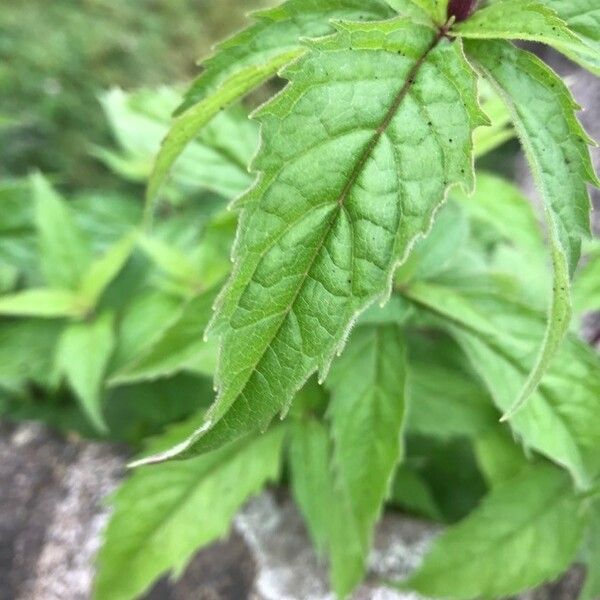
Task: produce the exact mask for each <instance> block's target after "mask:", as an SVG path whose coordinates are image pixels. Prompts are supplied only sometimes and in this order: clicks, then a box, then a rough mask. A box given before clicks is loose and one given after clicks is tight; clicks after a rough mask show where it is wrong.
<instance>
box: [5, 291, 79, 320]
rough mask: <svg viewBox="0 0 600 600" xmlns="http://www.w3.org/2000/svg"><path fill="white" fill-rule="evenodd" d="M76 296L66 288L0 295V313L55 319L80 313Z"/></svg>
mask: <svg viewBox="0 0 600 600" xmlns="http://www.w3.org/2000/svg"><path fill="white" fill-rule="evenodd" d="M81 312H82V310H81V304H80V303H79V301H78V298H77V296H76V295H75V294H74V293H73V292H70V291H68V290H63V289H52V288H40V289H30V290H25V291H23V292H17V293H16V294H10V295H7V296H0V315H4V316H13V317H42V318H47V319H57V318H61V317H76V316H79V315H80V314H81Z"/></svg>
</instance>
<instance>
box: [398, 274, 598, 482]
mask: <svg viewBox="0 0 600 600" xmlns="http://www.w3.org/2000/svg"><path fill="white" fill-rule="evenodd" d="M405 293H406V294H407V295H408V296H409V297H410V298H411V299H413V301H415V302H416V303H417V304H418V305H419V306H421V307H422V308H423V309H425V310H426V311H427V312H428V313H430V314H432V315H437V316H438V317H440V318H439V319H438V321H436V322H437V323H438V324H439V325H441V326H442V327H444V328H446V329H447V330H448V331H449V332H450V333H451V334H452V335H453V336H454V337H455V338H456V339H457V341H458V342H459V344H460V345H461V347H462V348H463V350H464V351H465V353H466V354H467V356H468V358H469V360H470V362H471V365H472V367H473V369H474V370H475V371H476V372H477V373H478V374H479V376H480V377H481V379H482V380H483V382H484V383H485V385H486V386H487V388H488V391H489V393H490V395H491V396H492V398H493V400H494V403H495V404H496V406H497V407H498V408H499V409H500V410H502V411H506V410H507V409H508V408H510V406H511V405H512V403H513V402H514V398H515V397H516V395H517V394H518V392H519V390H520V389H521V387H522V382H523V380H524V379H525V378H526V376H527V373H528V372H530V369H531V366H532V365H533V363H534V361H535V348H536V344H538V343H539V340H540V339H541V338H542V337H543V333H544V320H543V318H542V315H541V314H539V313H537V312H534V311H532V310H531V309H530V308H528V307H527V306H525V305H522V304H520V303H519V302H517V301H515V300H514V299H512V298H506V297H502V296H499V295H497V294H494V293H491V292H487V291H484V292H479V291H476V290H473V289H472V290H462V291H460V292H459V291H457V290H453V289H450V288H447V287H440V286H436V285H432V284H424V283H419V284H414V285H413V286H411V288H410V289H409V290H406V291H405ZM599 411H600V358H599V357H598V355H597V354H596V353H595V352H594V351H593V350H592V349H591V348H589V347H588V346H587V345H586V344H584V343H583V342H580V341H579V340H577V339H576V338H574V337H571V336H567V338H566V339H565V341H564V343H563V345H562V346H561V348H560V350H559V351H558V353H557V355H556V356H555V357H554V359H553V361H552V362H551V364H550V367H549V369H548V371H547V373H546V374H545V376H544V378H543V380H542V383H541V385H540V386H539V387H538V389H537V390H536V391H535V392H534V393H533V394H532V396H531V399H530V401H529V402H528V403H527V405H526V406H525V407H523V409H522V410H521V411H520V412H519V413H517V414H516V415H515V416H514V417H513V419H511V421H510V425H511V428H512V429H513V431H514V432H515V433H516V434H517V435H518V436H519V438H520V439H521V442H522V443H523V445H525V446H526V447H528V448H531V449H534V450H536V451H538V452H540V453H542V454H545V455H546V456H547V457H548V458H550V459H552V460H554V461H555V462H556V463H558V464H560V465H563V466H565V467H567V468H568V469H569V471H570V472H571V473H572V475H573V477H574V478H575V480H576V482H577V483H578V484H579V485H580V486H581V487H589V486H590V485H591V483H592V482H593V481H594V479H595V478H596V477H597V476H598V475H599V474H600V452H599V449H600V422H599V421H598V419H597V415H598V412H599Z"/></svg>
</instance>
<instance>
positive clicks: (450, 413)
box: [407, 334, 498, 439]
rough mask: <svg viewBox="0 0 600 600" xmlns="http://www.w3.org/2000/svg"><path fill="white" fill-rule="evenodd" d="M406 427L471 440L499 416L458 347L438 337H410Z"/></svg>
mask: <svg viewBox="0 0 600 600" xmlns="http://www.w3.org/2000/svg"><path fill="white" fill-rule="evenodd" d="M408 343H409V349H410V352H409V363H408V369H409V380H410V387H409V410H408V422H407V430H408V431H409V432H410V433H412V434H420V435H428V436H432V437H437V438H442V439H444V438H453V437H460V436H464V437H470V438H476V437H478V436H480V435H481V434H482V433H483V432H485V431H486V430H488V429H490V428H493V427H494V426H495V425H496V423H497V421H498V414H497V412H496V410H495V409H494V406H493V404H492V403H491V400H490V397H489V394H488V392H487V390H486V389H485V388H483V387H482V386H481V384H480V383H479V382H478V381H477V377H476V375H475V374H473V373H472V372H471V371H470V370H469V368H468V365H467V364H465V363H466V357H465V356H464V354H463V353H462V352H461V349H460V347H459V346H458V345H457V344H456V343H455V342H454V341H453V340H451V339H449V338H447V337H444V336H442V335H437V336H427V337H426V336H425V335H422V336H417V335H415V334H413V335H411V336H410V338H409V340H408Z"/></svg>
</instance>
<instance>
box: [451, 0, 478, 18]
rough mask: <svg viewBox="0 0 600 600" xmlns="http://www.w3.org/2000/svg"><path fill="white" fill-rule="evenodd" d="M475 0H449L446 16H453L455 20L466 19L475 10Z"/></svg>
mask: <svg viewBox="0 0 600 600" xmlns="http://www.w3.org/2000/svg"><path fill="white" fill-rule="evenodd" d="M476 6H477V0H450V2H449V3H448V18H450V17H455V18H456V21H457V22H458V23H460V22H461V21H465V20H467V19H468V18H469V17H470V16H471V15H472V14H473V11H474V10H475V7H476Z"/></svg>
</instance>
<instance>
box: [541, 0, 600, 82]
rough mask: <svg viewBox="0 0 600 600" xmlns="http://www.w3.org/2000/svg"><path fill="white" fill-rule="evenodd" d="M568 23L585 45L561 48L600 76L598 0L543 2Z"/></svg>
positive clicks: (599, 10)
mask: <svg viewBox="0 0 600 600" xmlns="http://www.w3.org/2000/svg"><path fill="white" fill-rule="evenodd" d="M541 1H542V2H543V3H544V4H545V5H546V6H549V7H550V8H552V9H553V10H555V11H556V12H557V14H558V16H559V17H560V18H561V19H563V20H564V21H566V23H567V24H568V26H569V28H570V29H571V30H572V31H574V32H575V33H576V34H577V35H578V36H579V38H580V40H581V41H582V42H583V44H585V48H583V47H581V45H577V46H571V45H570V44H568V45H565V46H564V47H563V48H561V51H562V52H564V53H565V54H566V55H567V56H569V57H570V58H571V59H573V60H574V61H576V62H578V63H579V64H580V65H581V66H583V67H585V68H586V69H588V70H590V71H591V72H592V73H594V74H596V75H600V4H598V0H568V1H566V0H541Z"/></svg>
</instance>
